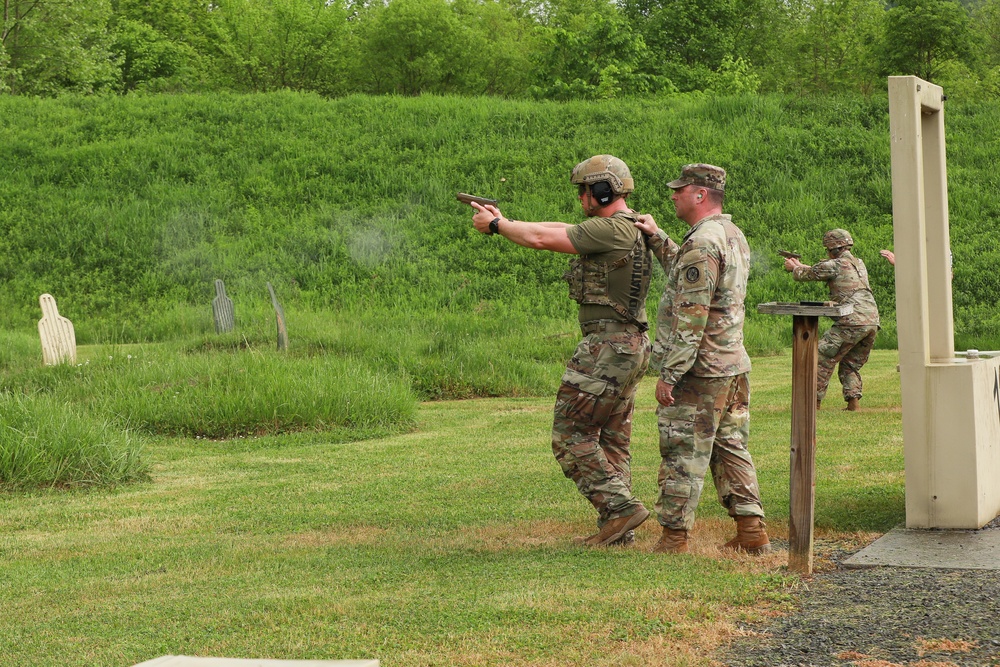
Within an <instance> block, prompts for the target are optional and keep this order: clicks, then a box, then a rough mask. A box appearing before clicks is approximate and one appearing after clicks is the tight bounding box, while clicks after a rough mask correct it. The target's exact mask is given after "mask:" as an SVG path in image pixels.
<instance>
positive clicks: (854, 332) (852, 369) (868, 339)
mask: <svg viewBox="0 0 1000 667" xmlns="http://www.w3.org/2000/svg"><path fill="white" fill-rule="evenodd" d="M877 333H878V326H874V325H873V326H868V327H838V326H837V325H836V324H834V325H833V326H832V327H830V329H829V330H828V331H827V332H826V333H825V334H823V337H822V338H820V340H819V371H818V375H817V377H816V400H818V401H822V400H823V397H824V396H826V388H827V386H828V385H829V384H830V377H831V376H832V375H833V369H834V367H835V366H837V364H840V367H839V368H838V369H837V376H838V377H839V378H840V384H841V386H842V387H843V390H844V400H845V401H846V400H847V399H849V398H861V384H862V383H861V367H862V366H864V365H865V363H866V362H867V361H868V355H870V354H871V351H872V347H874V346H875V334H877Z"/></svg>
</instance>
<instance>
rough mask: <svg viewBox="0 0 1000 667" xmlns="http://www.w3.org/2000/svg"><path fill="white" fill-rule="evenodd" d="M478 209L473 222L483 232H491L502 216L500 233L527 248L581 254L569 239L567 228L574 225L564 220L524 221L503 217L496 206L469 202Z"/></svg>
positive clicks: (498, 224) (498, 225) (499, 225)
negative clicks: (492, 223) (492, 226)
mask: <svg viewBox="0 0 1000 667" xmlns="http://www.w3.org/2000/svg"><path fill="white" fill-rule="evenodd" d="M469 205H470V206H472V208H474V209H476V213H475V215H473V216H472V224H473V225H474V226H475V227H476V230H478V231H480V232H482V233H483V234H489V233H490V222H492V221H493V220H495V219H497V218H500V220H499V222H498V223H497V231H498V233H499V234H500V235H501V236H503V237H504V238H506V239H509V240H511V241H513V242H514V243H516V244H518V245H520V246H524V247H525V248H534V249H536V250H552V251H554V252H562V253H566V254H568V255H576V254H579V253H577V251H576V248H574V247H573V244H572V243H571V242H570V240H569V235H568V234H567V233H566V230H567V229H569V228H570V227H572V225H569V224H566V223H564V222H522V221H520V220H509V219H507V218H505V217H503V214H502V213H501V212H500V209H498V208H497V207H496V206H481V205H479V204H477V203H476V202H472V203H471V204H469Z"/></svg>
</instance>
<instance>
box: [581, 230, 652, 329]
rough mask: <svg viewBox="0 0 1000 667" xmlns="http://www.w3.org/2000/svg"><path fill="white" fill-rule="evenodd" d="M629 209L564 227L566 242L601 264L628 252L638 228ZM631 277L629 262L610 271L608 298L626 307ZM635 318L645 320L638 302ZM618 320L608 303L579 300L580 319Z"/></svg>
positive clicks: (620, 320) (633, 243) (619, 317)
mask: <svg viewBox="0 0 1000 667" xmlns="http://www.w3.org/2000/svg"><path fill="white" fill-rule="evenodd" d="M632 215H634V214H632V213H624V212H619V213H616V214H615V215H613V216H611V217H610V218H587V219H586V220H584V221H583V222H581V223H580V224H578V225H574V226H573V227H570V228H569V229H567V230H566V234H567V235H568V236H569V241H570V243H572V244H573V247H574V248H576V251H577V252H578V253H579V254H580V255H581V256H583V255H587V256H588V259H589V260H591V261H595V262H599V263H601V264H611V263H612V262H614V261H615V260H617V259H620V258H621V257H623V256H625V255H627V254H628V252H629V251H630V250H631V249H632V246H634V245H635V241H636V237H637V235H638V234H639V230H638V229H636V226H635V224H634V222H633V219H632V217H631V216H632ZM631 279H632V263H631V262H629V263H627V264H625V265H624V266H622V267H621V268H619V269H617V270H615V271H612V272H611V275H610V278H609V282H610V283H611V284H610V285H609V286H608V294H609V296H610V298H611V300H612V301H614V302H615V303H620V304H621V305H623V306H625V307H626V308H627V307H628V305H629V291H630V287H631ZM638 311H639V313H638V320H639V321H640V322H645V321H646V306H645V303H643V304H641V305H640V307H639V309H638ZM590 320H618V321H619V322H624V321H626V320H625V319H624V318H622V316H621V315H619V314H618V313H616V312H615V310H614V308H612V307H610V306H600V305H596V304H590V303H583V304H580V321H581V322H589V321H590Z"/></svg>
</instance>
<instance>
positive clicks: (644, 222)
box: [635, 213, 660, 236]
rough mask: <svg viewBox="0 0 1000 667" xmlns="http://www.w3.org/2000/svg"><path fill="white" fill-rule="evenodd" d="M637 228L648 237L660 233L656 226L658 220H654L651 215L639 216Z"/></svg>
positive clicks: (636, 223)
mask: <svg viewBox="0 0 1000 667" xmlns="http://www.w3.org/2000/svg"><path fill="white" fill-rule="evenodd" d="M635 226H636V227H638V228H639V229H640V230H641V231H642V233H643V234H645V235H646V236H652V235H653V234H655V233H656V232H658V231H660V228H659V227H657V226H656V220H653V216H651V215H650V214H649V213H643V214H641V215H639V216H638V217H637V219H636V222H635Z"/></svg>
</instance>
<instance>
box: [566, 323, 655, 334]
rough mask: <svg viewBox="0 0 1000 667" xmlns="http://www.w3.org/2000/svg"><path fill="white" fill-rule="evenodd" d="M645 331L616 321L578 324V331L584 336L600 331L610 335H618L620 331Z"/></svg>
mask: <svg viewBox="0 0 1000 667" xmlns="http://www.w3.org/2000/svg"><path fill="white" fill-rule="evenodd" d="M645 330H646V329H645V328H643V327H642V326H640V325H638V324H633V323H631V322H619V321H617V320H590V321H589V322H581V323H580V331H582V332H583V335H584V336H589V335H590V334H592V333H599V332H602V331H606V332H610V333H619V332H621V331H628V332H629V333H642V332H643V331H645Z"/></svg>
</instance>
